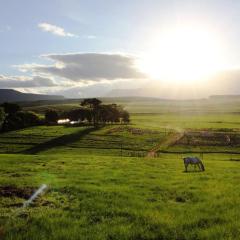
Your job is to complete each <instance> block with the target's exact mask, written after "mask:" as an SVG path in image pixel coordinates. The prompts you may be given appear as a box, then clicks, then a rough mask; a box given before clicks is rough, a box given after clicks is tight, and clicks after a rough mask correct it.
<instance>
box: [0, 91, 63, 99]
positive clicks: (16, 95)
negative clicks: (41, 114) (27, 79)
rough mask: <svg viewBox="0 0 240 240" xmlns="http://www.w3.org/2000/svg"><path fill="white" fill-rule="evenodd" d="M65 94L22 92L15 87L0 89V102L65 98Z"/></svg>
mask: <svg viewBox="0 0 240 240" xmlns="http://www.w3.org/2000/svg"><path fill="white" fill-rule="evenodd" d="M63 99H64V97H63V96H59V95H44V94H33V93H22V92H19V91H16V90H13V89H0V102H30V101H40V100H63Z"/></svg>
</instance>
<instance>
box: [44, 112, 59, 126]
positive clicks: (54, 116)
mask: <svg viewBox="0 0 240 240" xmlns="http://www.w3.org/2000/svg"><path fill="white" fill-rule="evenodd" d="M45 121H46V122H47V123H57V121H58V112H57V111H56V110H53V109H51V110H47V111H46V112H45Z"/></svg>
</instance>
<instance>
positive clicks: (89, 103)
mask: <svg viewBox="0 0 240 240" xmlns="http://www.w3.org/2000/svg"><path fill="white" fill-rule="evenodd" d="M101 103H102V102H101V101H100V100H99V99H97V98H87V99H84V100H83V101H82V102H81V106H84V107H88V108H90V110H92V115H93V124H94V126H97V125H98V122H99V110H100V105H101Z"/></svg>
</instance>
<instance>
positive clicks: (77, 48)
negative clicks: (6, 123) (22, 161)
mask: <svg viewBox="0 0 240 240" xmlns="http://www.w3.org/2000/svg"><path fill="white" fill-rule="evenodd" d="M0 4H1V7H0V53H1V58H0V88H14V89H16V90H19V91H23V92H33V93H47V94H62V95H64V96H66V97H89V96H108V95H109V94H110V95H111V94H114V93H116V92H117V91H115V89H120V90H121V89H135V93H136V94H138V93H139V89H141V91H140V92H141V94H142V95H154V96H156V97H160V98H161V97H164V98H165V97H166V98H167V97H175V98H176V97H178V96H180V95H185V94H188V93H189V92H190V91H191V93H193V92H194V96H196V97H202V96H205V95H206V96H207V95H211V94H240V91H239V92H238V90H237V87H238V86H239V84H240V82H239V81H238V79H240V78H239V76H240V71H239V67H240V46H239V42H240V41H239V39H240V26H239V22H240V21H239V20H240V14H239V12H240V1H238V0H201V1H200V0H198V1H197V0H195V1H194V0H192V1H189V0H188V1H187V0H181V1H179V0H131V1H129V0H121V1H116V0H88V1H82V0H67V1H66V0H41V1H32V0H21V1H19V0H8V1H4V0H0ZM144 89H146V91H144ZM152 90H153V91H152ZM151 91H152V94H151ZM120 92H124V91H123V90H121V91H120ZM180 92H181V94H180ZM118 93H119V92H118ZM173 93H174V94H175V95H174V94H173ZM191 96H192V95H191Z"/></svg>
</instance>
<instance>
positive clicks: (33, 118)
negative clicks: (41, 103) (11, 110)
mask: <svg viewBox="0 0 240 240" xmlns="http://www.w3.org/2000/svg"><path fill="white" fill-rule="evenodd" d="M40 123H41V120H40V118H39V117H38V115H36V114H35V113H33V112H28V111H25V112H24V111H18V112H16V113H15V114H9V115H7V116H6V118H5V121H4V123H3V126H2V130H3V131H12V130H17V129H21V128H25V127H31V126H37V125H39V124H40Z"/></svg>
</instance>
